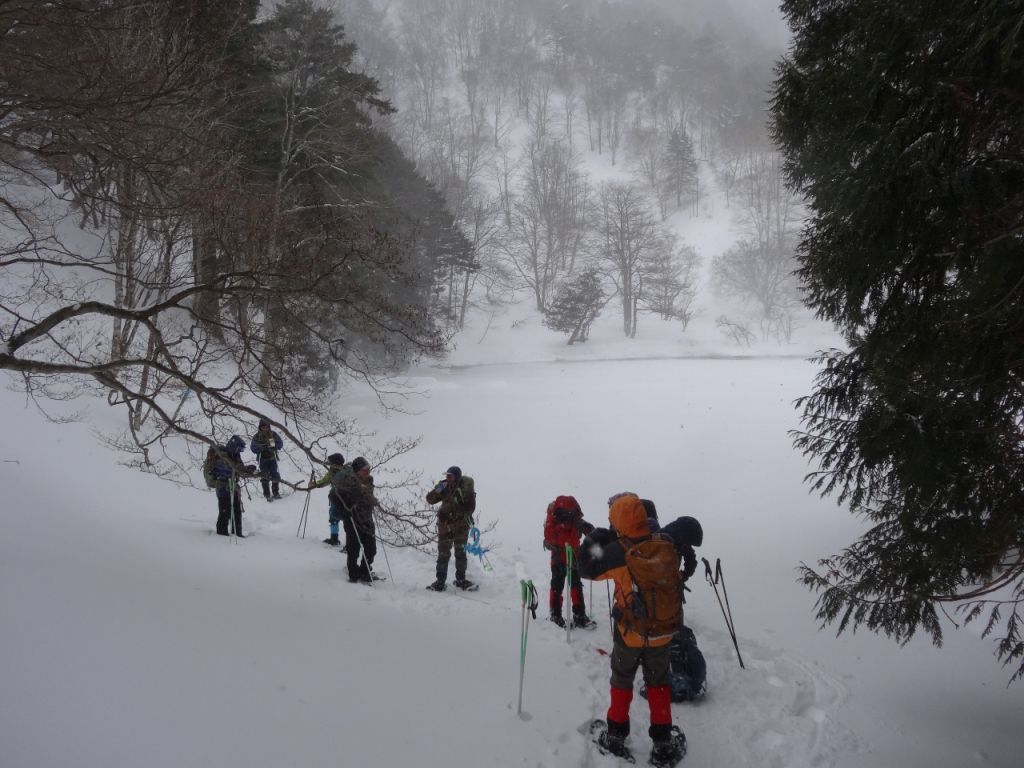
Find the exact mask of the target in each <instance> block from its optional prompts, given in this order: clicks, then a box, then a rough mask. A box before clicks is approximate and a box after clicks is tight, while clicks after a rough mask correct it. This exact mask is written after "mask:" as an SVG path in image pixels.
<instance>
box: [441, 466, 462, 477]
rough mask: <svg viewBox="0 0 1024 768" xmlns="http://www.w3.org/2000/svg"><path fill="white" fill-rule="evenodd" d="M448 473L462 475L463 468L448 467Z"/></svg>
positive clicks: (456, 475)
mask: <svg viewBox="0 0 1024 768" xmlns="http://www.w3.org/2000/svg"><path fill="white" fill-rule="evenodd" d="M445 474H446V475H453V476H455V477H462V470H461V469H459V468H458V467H448V469H447V470H446V471H445Z"/></svg>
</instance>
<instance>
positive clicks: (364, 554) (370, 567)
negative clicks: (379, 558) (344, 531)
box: [352, 516, 373, 587]
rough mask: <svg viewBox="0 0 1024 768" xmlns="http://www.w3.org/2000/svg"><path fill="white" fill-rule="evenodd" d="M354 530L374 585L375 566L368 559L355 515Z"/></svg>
mask: <svg viewBox="0 0 1024 768" xmlns="http://www.w3.org/2000/svg"><path fill="white" fill-rule="evenodd" d="M352 530H353V531H354V532H355V534H356V541H357V542H359V551H360V556H361V557H362V558H363V565H365V566H366V572H367V573H369V574H370V586H371V587H372V586H373V566H372V565H371V564H370V561H369V560H367V559H366V547H364V546H363V537H362V536H360V535H359V525H358V524H357V523H356V518H355V516H353V517H352Z"/></svg>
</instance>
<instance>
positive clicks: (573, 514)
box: [544, 496, 597, 629]
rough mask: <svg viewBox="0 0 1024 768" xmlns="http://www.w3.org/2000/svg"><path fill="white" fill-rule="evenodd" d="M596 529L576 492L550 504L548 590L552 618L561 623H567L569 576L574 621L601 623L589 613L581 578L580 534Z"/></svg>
mask: <svg viewBox="0 0 1024 768" xmlns="http://www.w3.org/2000/svg"><path fill="white" fill-rule="evenodd" d="M593 530H594V526H593V525H591V524H590V523H588V522H587V521H586V520H584V519H583V510H582V509H581V508H580V504H579V502H578V501H576V498H575V497H574V496H559V497H558V498H556V499H555V500H554V501H553V502H551V503H550V504H548V512H547V517H546V518H545V519H544V549H547V550H549V551H550V552H551V590H550V592H549V593H548V607H549V608H550V611H551V613H550V619H551V621H553V622H554V623H555V624H557V625H558V626H560V627H564V626H565V619H564V618H562V593H563V589H564V588H565V581H566V578H567V577H568V579H569V584H570V586H569V596H570V599H571V600H572V617H573V618H572V625H573V627H582V628H584V629H593V628H594V627H595V626H597V624H596V623H595V622H594V621H593V620H592V619H591V618H590V617H588V616H587V607H586V604H585V603H584V601H583V584H582V582H581V581H580V568H579V563H580V536H581V535H586V534H588V533H590V532H591V531H593ZM566 546H569V547H570V548H571V549H572V570H571V572H570V570H569V569H570V566H569V563H568V562H567V558H566V549H565V548H566Z"/></svg>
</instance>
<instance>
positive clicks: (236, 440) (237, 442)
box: [224, 435, 245, 453]
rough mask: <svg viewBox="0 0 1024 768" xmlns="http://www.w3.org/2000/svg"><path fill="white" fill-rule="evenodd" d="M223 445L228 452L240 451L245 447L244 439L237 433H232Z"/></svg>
mask: <svg viewBox="0 0 1024 768" xmlns="http://www.w3.org/2000/svg"><path fill="white" fill-rule="evenodd" d="M224 447H225V448H227V450H228V452H229V453H241V452H242V449H243V448H245V440H243V439H242V438H240V437H239V436H238V435H232V436H231V439H230V440H228V442H227V444H226V445H225V446H224Z"/></svg>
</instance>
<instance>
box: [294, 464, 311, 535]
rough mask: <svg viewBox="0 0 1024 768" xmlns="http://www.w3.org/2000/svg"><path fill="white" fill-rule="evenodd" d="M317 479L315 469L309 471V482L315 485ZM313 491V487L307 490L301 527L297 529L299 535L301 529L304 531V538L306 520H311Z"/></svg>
mask: <svg viewBox="0 0 1024 768" xmlns="http://www.w3.org/2000/svg"><path fill="white" fill-rule="evenodd" d="M315 480H316V475H315V474H314V472H313V470H310V471H309V484H310V485H313V483H314V482H315ZM312 493H313V490H312V488H310V489H309V490H308V491H306V503H305V504H303V505H302V514H301V515H299V527H298V528H296V529H295V535H296V536H298V535H299V531H300V530H301V531H302V538H306V522H307V521H308V520H309V499H310V497H311V495H312Z"/></svg>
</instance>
